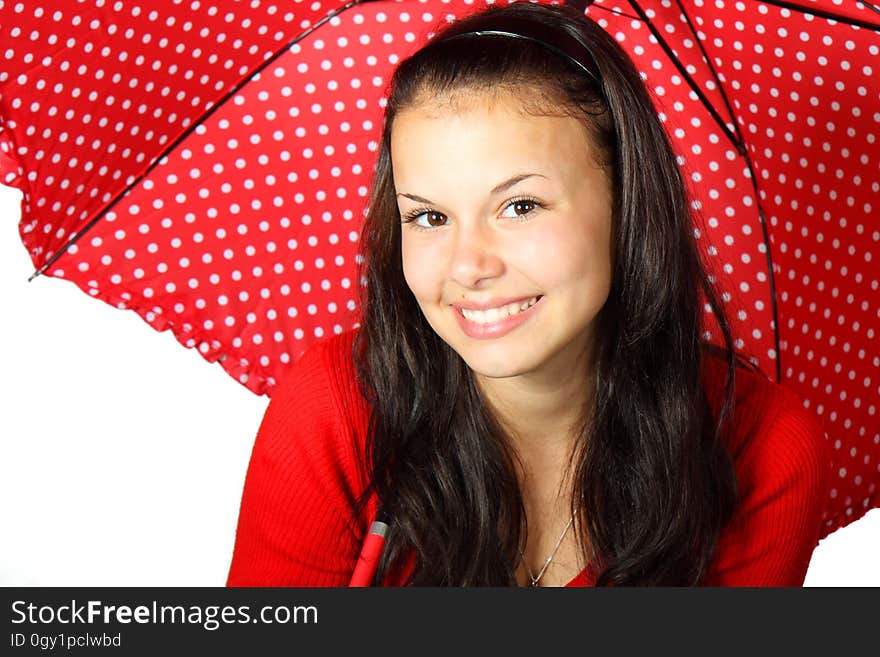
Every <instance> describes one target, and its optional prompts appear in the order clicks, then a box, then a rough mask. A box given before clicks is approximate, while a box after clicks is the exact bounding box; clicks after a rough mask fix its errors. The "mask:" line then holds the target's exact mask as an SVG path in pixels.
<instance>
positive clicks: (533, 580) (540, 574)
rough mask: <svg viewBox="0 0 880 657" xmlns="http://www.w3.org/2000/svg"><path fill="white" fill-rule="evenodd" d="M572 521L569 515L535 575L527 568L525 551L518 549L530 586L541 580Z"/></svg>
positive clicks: (572, 517) (572, 518)
mask: <svg viewBox="0 0 880 657" xmlns="http://www.w3.org/2000/svg"><path fill="white" fill-rule="evenodd" d="M573 521H574V516H571V517H570V518H569V519H568V524H567V525H566V526H565V529H564V530H563V532H562V536H560V537H559V540H558V541H556V546H555V547H554V548H553V551H552V552H550V556H548V557H547V560H546V561H545V562H544V565H543V566H541V570H540V571H538V574H537V575H534V576H533V575H532V571H531V569H530V568H529V564H528V563H527V562H526V555H525V552H523V551H522V550H520V551H519V554H520V556H521V557H522V564H523V566H525V569H526V575H528V577H529V581H531V586H538V582H540V581H541V578H542V577H544V573H545V572H546V571H547V567H548V566H549V565H550V562H551V561H553V557H555V556H556V551H557V550H559V546H560V545H562V540H563V539H564V538H565V535H566V534H567V533H568V530H569V528H570V527H571V523H572V522H573Z"/></svg>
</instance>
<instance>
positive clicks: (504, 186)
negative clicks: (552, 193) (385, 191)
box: [398, 173, 547, 205]
mask: <svg viewBox="0 0 880 657" xmlns="http://www.w3.org/2000/svg"><path fill="white" fill-rule="evenodd" d="M532 176H540V177H541V178H546V177H547V176H545V175H543V174H540V173H518V174H516V175H515V176H513V177H512V178H508V179H507V180H505V181H504V182H502V183H498V184H497V185H495V187H493V188H492V191H491V192H490V196H495V195H496V194H500V193H501V192H503V191H506V190H508V189H510V188H511V187H513V186H514V185H516V184H517V183H520V182H522V181H523V180H525V179H526V178H531V177H532ZM398 196H405V197H406V198H408V199H412V200H413V201H416V202H417V203H427V204H429V205H434V201H429V200H428V199H426V198H423V197H421V196H417V195H416V194H404V193H403V192H401V193H399V194H398Z"/></svg>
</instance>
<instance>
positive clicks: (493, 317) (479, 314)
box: [458, 295, 541, 324]
mask: <svg viewBox="0 0 880 657" xmlns="http://www.w3.org/2000/svg"><path fill="white" fill-rule="evenodd" d="M540 299H541V295H538V296H536V297H532V298H531V299H526V300H525V301H520V302H516V303H509V304H507V305H504V306H499V307H498V308H489V309H488V310H468V309H466V308H459V309H458V310H459V312H460V313H461V314H462V316H463V317H464V318H465V319H466V320H468V321H469V322H475V323H477V324H493V323H495V322H499V321H501V320H503V319H507V318H508V317H512V316H514V315H518V314H519V313H521V312H524V311H526V310H528V309H529V308H531V307H532V306H534V305H535V304H536V303H538V301H539V300H540Z"/></svg>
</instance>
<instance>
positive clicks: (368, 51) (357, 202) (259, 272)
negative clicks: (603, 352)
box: [0, 0, 880, 535]
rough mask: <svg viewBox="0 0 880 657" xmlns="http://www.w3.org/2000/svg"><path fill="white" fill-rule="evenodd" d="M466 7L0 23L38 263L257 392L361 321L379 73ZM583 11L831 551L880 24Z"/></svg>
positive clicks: (871, 226) (877, 248)
mask: <svg viewBox="0 0 880 657" xmlns="http://www.w3.org/2000/svg"><path fill="white" fill-rule="evenodd" d="M35 4H38V5H39V6H34V5H35ZM484 6H485V2H484V1H483V0H475V1H465V0H449V1H441V0H424V1H416V0H402V1H396V2H395V1H390V0H389V1H381V0H379V1H372V2H364V3H357V2H352V3H349V4H348V5H343V4H342V3H341V2H340V3H321V2H301V1H291V2H284V3H281V2H271V1H268V2H267V1H265V0H263V1H259V0H253V1H248V2H245V1H242V2H232V1H225V2H202V1H199V0H185V1H184V0H177V1H174V2H165V3H136V2H130V1H129V0H116V1H113V0H80V1H79V2H71V1H70V0H65V1H64V2H62V1H60V0H52V1H46V2H41V3H28V6H25V3H23V2H9V1H8V0H0V51H2V52H3V54H4V60H3V61H4V63H3V65H2V69H0V121H2V123H0V128H2V129H0V181H2V182H3V183H5V184H8V185H13V186H16V187H18V188H20V189H21V190H22V191H23V202H22V221H21V225H20V231H21V237H22V241H23V243H24V245H25V247H26V248H27V249H28V251H29V253H30V254H31V258H32V260H33V263H34V266H35V268H36V269H37V270H38V271H39V272H41V273H42V274H43V275H48V276H54V277H57V278H64V279H67V280H70V281H72V282H73V283H75V284H76V285H77V286H79V287H80V288H81V289H82V290H84V291H85V292H86V293H87V294H89V295H90V296H93V297H96V298H99V299H102V300H103V301H105V302H107V303H109V304H112V305H114V306H117V307H119V308H127V309H130V310H133V311H134V312H136V313H138V314H139V315H140V316H141V317H143V318H144V319H145V320H146V321H147V322H148V323H149V324H150V325H151V326H153V327H154V328H155V329H157V330H170V331H171V332H172V333H173V335H174V336H175V337H176V338H177V340H178V341H179V342H180V343H181V344H183V345H184V346H186V347H190V348H194V349H197V350H198V352H199V353H200V354H201V355H202V356H203V357H204V358H205V360H207V361H210V362H219V363H220V364H221V365H222V367H223V368H224V369H225V370H226V371H227V372H228V373H229V374H230V375H231V376H233V377H234V378H235V379H236V380H237V381H239V382H240V383H242V384H244V385H245V386H247V388H248V389H250V390H252V391H253V392H254V393H257V394H268V395H271V392H272V389H273V387H274V385H275V384H276V382H277V381H278V380H280V378H281V377H282V376H283V375H284V372H285V371H286V369H287V368H288V367H289V366H290V365H291V364H292V363H293V362H294V361H295V360H296V359H297V357H298V356H299V355H300V354H301V353H302V351H303V350H304V349H305V348H306V347H307V346H308V345H309V344H311V343H312V342H314V341H315V340H317V339H320V338H322V337H325V336H328V335H331V334H332V333H338V332H341V331H343V330H346V329H348V328H350V327H352V326H355V325H356V324H357V322H358V318H359V308H358V306H357V288H358V286H359V285H360V281H358V279H357V263H358V251H357V246H358V245H357V240H358V237H359V229H360V224H361V220H362V218H363V210H364V206H365V202H366V198H367V195H368V190H369V187H370V183H371V174H372V167H373V164H374V161H375V155H376V150H377V140H378V138H379V133H380V128H381V119H382V108H383V104H384V97H385V95H386V92H387V83H388V81H389V78H390V73H391V70H392V69H393V67H394V65H395V64H396V63H397V62H398V61H399V60H400V59H402V58H403V57H406V56H407V55H408V54H410V53H411V52H412V51H413V50H415V49H416V48H418V47H419V46H420V45H422V44H423V43H424V42H425V41H426V39H428V38H430V36H432V34H433V33H434V32H436V30H437V29H438V28H439V27H440V26H442V25H443V23H444V22H445V21H447V20H454V19H455V18H456V17H459V16H462V15H465V14H468V13H471V12H473V11H475V10H478V9H480V8H482V7H484ZM585 11H586V12H587V13H588V14H589V15H590V16H591V17H593V18H594V19H595V20H597V21H599V22H600V24H601V25H602V26H603V27H604V28H606V29H607V30H608V31H609V33H611V34H612V35H614V36H615V37H616V38H617V40H618V41H619V42H620V43H621V44H622V45H623V47H624V48H625V49H626V50H627V51H628V52H629V53H630V54H631V56H632V57H633V59H634V61H635V62H636V65H637V66H638V67H639V68H640V70H641V71H642V72H643V75H644V77H645V80H646V81H647V84H648V86H649V88H650V89H651V90H652V92H653V93H654V96H655V101H656V104H657V109H658V112H659V113H660V115H661V118H662V119H663V120H664V122H665V124H666V126H667V128H668V130H669V133H670V135H671V136H672V139H673V144H674V146H675V148H676V150H677V152H678V154H679V159H680V164H681V166H682V168H683V171H684V172H685V174H686V176H687V180H688V183H689V185H690V188H691V192H692V194H693V198H694V209H695V213H694V215H695V216H694V225H695V236H696V239H697V241H698V244H700V246H701V249H702V251H703V253H704V255H705V256H706V259H707V265H708V266H709V267H710V269H711V271H712V274H713V276H714V277H715V278H716V279H717V280H718V282H719V284H720V285H721V286H722V287H723V289H724V290H725V293H724V295H723V298H724V301H725V302H726V307H727V310H728V312H729V314H730V316H731V318H732V320H733V323H734V326H733V329H734V337H735V339H736V344H737V347H738V348H739V349H740V350H741V351H742V352H744V353H745V354H747V355H748V356H749V357H750V358H751V359H752V360H753V362H755V363H756V364H757V365H758V366H759V367H760V368H761V369H763V370H764V371H765V373H767V374H768V375H769V376H771V377H772V378H774V379H775V380H777V381H780V382H782V383H784V384H785V385H788V386H790V387H791V388H792V389H794V390H795V391H796V392H797V393H798V394H799V395H800V396H801V397H802V399H803V401H804V405H805V406H807V407H809V408H811V409H813V410H814V411H815V413H816V415H817V417H818V418H819V420H820V422H822V423H823V425H824V427H825V429H826V433H827V437H828V440H829V441H830V442H831V443H832V444H833V446H834V451H833V454H834V464H833V465H834V481H833V482H832V487H831V490H830V491H829V499H828V505H827V510H826V516H825V522H826V524H825V530H824V534H825V535H827V534H828V533H830V532H831V531H833V530H834V529H837V528H838V527H841V526H843V525H846V524H848V523H849V522H851V521H853V520H855V519H857V518H859V517H860V516H861V515H863V514H864V512H865V511H867V510H868V509H869V508H873V507H875V506H880V503H878V500H880V491H878V483H880V421H878V406H880V349H878V344H880V341H878V338H877V331H878V328H880V327H878V324H880V320H878V318H880V289H878V288H880V283H878V279H880V273H878V265H877V262H878V260H880V226H878V221H877V220H876V218H875V210H876V209H878V208H880V149H878V146H877V137H878V133H880V91H878V89H880V87H878V85H877V82H876V80H877V71H878V69H880V32H878V30H880V11H878V10H877V8H876V7H875V6H874V5H872V4H870V3H867V2H852V1H850V0H817V1H808V0H800V2H799V3H797V4H795V3H791V2H782V1H780V0H772V1H768V2H763V3H762V2H755V1H753V0H740V1H736V2H731V1H730V0H680V1H679V0H629V1H628V2H624V1H623V0H597V2H595V4H592V6H590V7H588V8H586V9H585ZM706 317H707V324H706V331H707V337H708V339H710V340H712V341H715V342H719V341H720V336H719V332H718V330H717V325H716V324H715V323H714V320H713V318H712V316H711V315H710V314H709V313H708V312H707V315H706Z"/></svg>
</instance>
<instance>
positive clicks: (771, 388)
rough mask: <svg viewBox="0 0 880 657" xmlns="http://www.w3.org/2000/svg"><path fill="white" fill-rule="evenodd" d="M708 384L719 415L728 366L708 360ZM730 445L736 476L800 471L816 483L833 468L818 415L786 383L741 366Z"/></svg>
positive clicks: (735, 384)
mask: <svg viewBox="0 0 880 657" xmlns="http://www.w3.org/2000/svg"><path fill="white" fill-rule="evenodd" d="M703 373H704V383H705V386H706V392H707V395H708V397H709V403H710V407H711V408H712V410H713V413H715V414H716V416H717V413H718V412H719V410H720V407H721V401H722V398H723V394H724V385H725V383H726V381H727V364H726V363H725V362H724V361H723V360H722V359H720V358H718V357H714V356H710V357H707V358H705V359H704V367H703ZM726 446H727V449H728V450H729V452H730V453H731V456H732V457H733V458H734V462H735V463H736V464H737V474H738V475H740V474H743V475H745V474H746V473H745V472H741V470H745V469H755V468H759V469H761V470H766V471H769V472H765V473H764V474H773V473H776V474H778V475H780V476H782V475H783V474H784V473H788V474H789V475H791V474H794V473H795V472H801V473H802V474H803V475H804V476H812V477H814V478H816V477H819V476H821V475H823V473H824V470H827V468H828V467H829V463H830V459H831V454H830V448H829V445H828V440H827V438H826V435H825V431H824V429H823V427H822V425H821V424H820V422H819V419H818V417H817V416H816V414H815V413H814V412H813V411H812V410H811V409H809V408H806V407H805V406H804V403H803V400H802V399H801V397H800V396H799V395H798V394H797V393H796V392H795V391H794V390H792V389H791V388H790V387H788V386H787V385H785V384H779V383H776V382H775V381H771V380H770V379H768V378H767V377H766V376H765V375H764V374H763V373H761V372H760V371H759V370H755V371H753V370H750V369H748V368H746V367H739V366H738V367H737V368H736V374H735V377H734V405H733V409H732V418H731V421H730V430H729V431H728V432H727V434H726Z"/></svg>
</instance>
